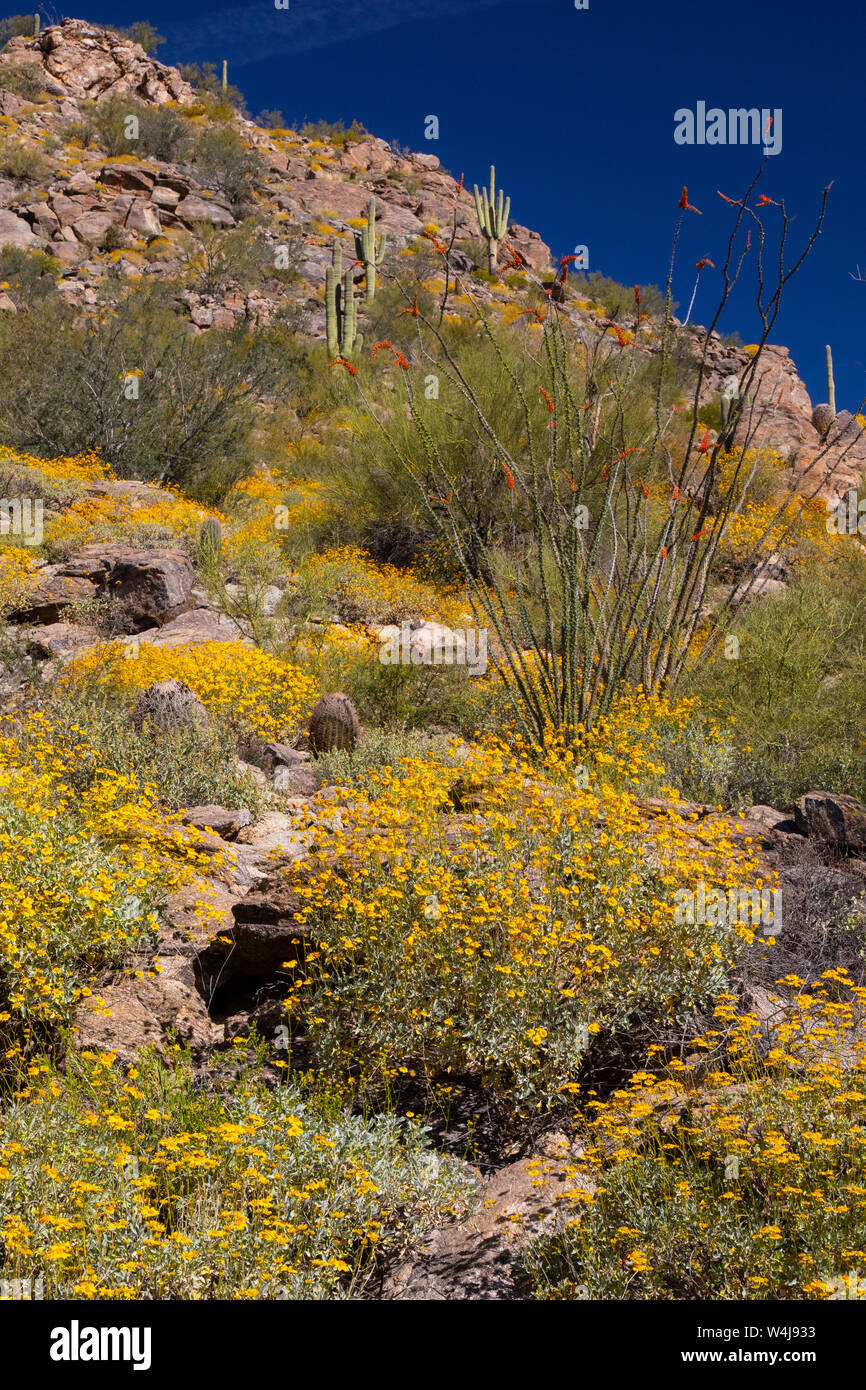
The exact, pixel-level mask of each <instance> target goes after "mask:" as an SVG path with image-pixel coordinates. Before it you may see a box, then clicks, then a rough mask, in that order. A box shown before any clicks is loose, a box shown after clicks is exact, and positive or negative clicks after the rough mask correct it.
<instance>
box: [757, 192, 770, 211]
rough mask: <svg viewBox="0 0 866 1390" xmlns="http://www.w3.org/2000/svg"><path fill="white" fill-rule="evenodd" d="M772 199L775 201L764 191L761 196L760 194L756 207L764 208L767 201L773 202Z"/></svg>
mask: <svg viewBox="0 0 866 1390" xmlns="http://www.w3.org/2000/svg"><path fill="white" fill-rule="evenodd" d="M772 201H773V200H772V198H768V197H767V195H766V193H762V194H761V196H760V198H759V199H758V201H757V203H756V204H755V207H756V208H763V207H766V205H767V203H772Z"/></svg>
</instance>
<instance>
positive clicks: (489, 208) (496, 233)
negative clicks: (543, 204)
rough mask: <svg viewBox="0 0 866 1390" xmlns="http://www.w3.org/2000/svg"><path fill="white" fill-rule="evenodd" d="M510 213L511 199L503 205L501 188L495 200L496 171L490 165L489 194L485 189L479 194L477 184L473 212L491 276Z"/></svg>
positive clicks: (506, 200) (507, 199) (494, 269)
mask: <svg viewBox="0 0 866 1390" xmlns="http://www.w3.org/2000/svg"><path fill="white" fill-rule="evenodd" d="M510 211H511V199H510V198H506V199H505V200H504V205H503V196H502V189H501V188H500V190H499V200H498V201H497V199H496V169H495V167H494V165H492V164H491V166H490V191H489V193H488V190H487V189H486V188H484V189H482V190H481V192H480V193H479V191H478V184H477V183H476V185H475V212H476V215H477V217H478V225H479V227H480V228H481V235H482V236H483V237H484V238H485V240H486V242H487V268H488V270H489V271H490V274H491V275H493V274H495V272H496V260H497V257H498V255H499V243H500V241H501V240H502V237H503V236H504V235H505V232H506V231H507V229H508V214H509V213H510Z"/></svg>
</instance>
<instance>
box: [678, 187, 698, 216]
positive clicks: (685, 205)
mask: <svg viewBox="0 0 866 1390" xmlns="http://www.w3.org/2000/svg"><path fill="white" fill-rule="evenodd" d="M677 207H678V208H679V209H680V211H681V212H696V213H697V214H698V215H699V216H700V215H701V210H700V208H696V207H692V205H691V203H690V202H689V190H688V189H687V188H686V186H685V184H683V191H682V193H681V194H680V201H679V202H678V203H677Z"/></svg>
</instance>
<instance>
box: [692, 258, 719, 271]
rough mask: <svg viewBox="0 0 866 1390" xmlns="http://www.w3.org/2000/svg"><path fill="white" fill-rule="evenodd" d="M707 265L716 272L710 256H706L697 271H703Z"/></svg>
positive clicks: (696, 267)
mask: <svg viewBox="0 0 866 1390" xmlns="http://www.w3.org/2000/svg"><path fill="white" fill-rule="evenodd" d="M705 265H708V266H710V268H711V269H712V270H715V268H716V267H715V265H714V264H713V262H712V261H711V260H710V258H709V256H704V259H703V260H702V261H698V263H697V265H696V266H695V270H703V268H704V266H705Z"/></svg>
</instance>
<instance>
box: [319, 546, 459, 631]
mask: <svg viewBox="0 0 866 1390" xmlns="http://www.w3.org/2000/svg"><path fill="white" fill-rule="evenodd" d="M309 570H310V573H311V575H312V576H313V577H314V579H316V580H317V581H318V582H319V583H322V584H323V585H327V586H328V591H329V593H331V594H333V596H334V599H335V601H337V602H340V601H341V600H342V601H343V602H344V603H345V604H347V605H348V606H349V607H350V608H351V609H354V610H356V611H357V615H358V618H359V620H361V621H367V622H374V621H376V622H381V623H392V622H394V623H399V622H401V621H402V620H403V619H410V618H426V619H430V620H432V621H434V622H438V623H442V624H444V625H445V626H460V625H461V624H462V623H465V622H467V621H470V622H471V621H472V617H471V611H470V610H469V605H468V602H467V600H466V598H465V596H464V595H463V594H461V593H459V592H457V591H454V590H452V591H445V592H443V591H441V590H439V589H436V588H434V587H433V585H432V584H427V583H425V582H424V581H423V580H420V579H418V578H417V577H416V576H415V575H413V574H411V573H407V572H406V571H403V570H399V569H397V568H396V567H395V566H394V565H377V564H376V563H375V562H374V561H373V560H371V559H370V557H369V556H368V555H365V553H364V551H363V550H361V549H359V547H357V546H343V547H340V548H337V549H334V550H326V551H323V552H322V553H321V554H319V555H314V556H313V557H312V558H311V560H310V561H309Z"/></svg>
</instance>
